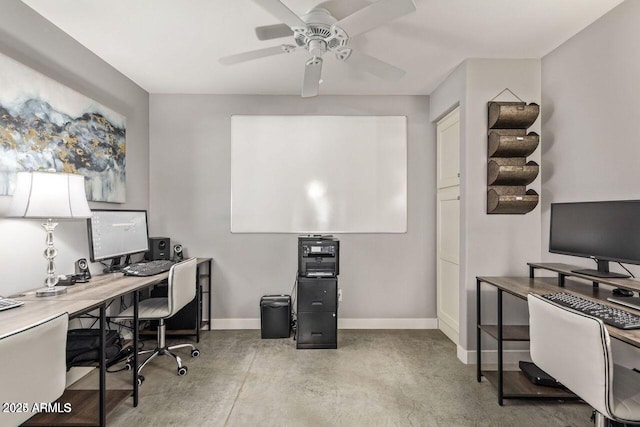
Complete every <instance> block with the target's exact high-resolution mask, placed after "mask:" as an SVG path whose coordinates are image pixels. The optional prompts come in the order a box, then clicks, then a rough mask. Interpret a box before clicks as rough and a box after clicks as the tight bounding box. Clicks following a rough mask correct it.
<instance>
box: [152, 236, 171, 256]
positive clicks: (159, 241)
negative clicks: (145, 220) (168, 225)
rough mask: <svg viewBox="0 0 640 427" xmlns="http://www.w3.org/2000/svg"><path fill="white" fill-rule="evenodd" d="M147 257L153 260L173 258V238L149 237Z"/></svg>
mask: <svg viewBox="0 0 640 427" xmlns="http://www.w3.org/2000/svg"><path fill="white" fill-rule="evenodd" d="M147 258H148V259H150V260H151V261H156V260H160V259H169V258H171V239H169V238H168V237H149V252H148V257H147Z"/></svg>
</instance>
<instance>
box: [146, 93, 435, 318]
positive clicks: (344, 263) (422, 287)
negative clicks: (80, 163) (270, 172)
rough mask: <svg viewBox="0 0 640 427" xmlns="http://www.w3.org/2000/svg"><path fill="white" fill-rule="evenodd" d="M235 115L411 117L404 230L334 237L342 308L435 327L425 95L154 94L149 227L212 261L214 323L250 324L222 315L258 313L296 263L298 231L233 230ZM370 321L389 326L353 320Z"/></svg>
mask: <svg viewBox="0 0 640 427" xmlns="http://www.w3.org/2000/svg"><path fill="white" fill-rule="evenodd" d="M232 114H270V115H279V114H282V115H287V114H297V115H300V114H307V115H327V114H332V115H334V114H335V115H406V116H407V126H408V162H409V164H408V175H409V176H408V232H407V233H406V234H350V235H339V236H338V237H339V238H340V240H341V271H340V277H339V284H340V287H341V288H342V289H343V294H344V301H343V303H342V304H341V307H340V311H339V316H340V318H342V319H347V318H350V319H372V318H377V319H379V318H382V319H411V320H408V321H402V320H400V321H396V323H394V325H395V326H408V327H410V326H416V325H417V326H435V323H434V320H433V319H435V317H436V312H435V310H436V299H435V223H436V218H435V194H436V192H435V179H436V174H435V133H434V130H433V126H432V124H431V123H430V122H429V99H428V97H426V96H320V97H317V98H313V99H302V98H300V97H298V96H217V95H151V97H150V124H151V132H150V141H151V143H150V146H151V148H150V154H151V157H150V158H151V174H150V183H151V185H150V218H151V219H150V221H151V227H152V230H154V231H155V232H156V233H158V234H161V235H167V236H169V237H171V239H172V242H173V241H177V242H180V243H182V244H183V245H184V246H185V248H186V251H187V254H188V255H195V256H209V257H213V258H214V259H215V274H214V294H213V295H214V296H213V298H214V301H215V302H214V307H213V314H214V318H215V319H227V320H225V321H220V320H218V321H217V322H214V327H222V326H225V325H226V326H234V325H240V326H242V325H244V326H253V327H256V326H257V325H258V323H256V322H255V320H249V321H244V322H243V321H235V320H228V319H257V318H258V317H259V310H258V305H259V300H260V296H262V295H264V294H273V293H286V294H288V293H290V292H291V289H292V287H293V283H294V279H295V274H296V270H297V260H296V256H297V255H296V245H297V238H296V235H295V234H231V233H230V228H229V218H230V216H229V213H230V117H231V115H232ZM300 137H301V138H304V135H300ZM330 167H331V165H330V164H327V168H330ZM425 319H429V320H425ZM398 322H399V323H398ZM374 323H375V324H377V325H379V326H380V325H382V326H384V325H386V327H390V325H391V323H388V322H387V323H384V322H383V323H382V324H381V323H379V322H377V323H376V322H368V323H367V322H365V323H364V324H363V323H359V324H358V325H360V326H372V325H374ZM345 325H346V324H345V323H344V322H343V323H342V326H345ZM352 325H353V323H352Z"/></svg>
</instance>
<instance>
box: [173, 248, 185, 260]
mask: <svg viewBox="0 0 640 427" xmlns="http://www.w3.org/2000/svg"><path fill="white" fill-rule="evenodd" d="M173 259H174V261H176V262H180V261H182V260H183V259H184V251H183V249H182V245H173Z"/></svg>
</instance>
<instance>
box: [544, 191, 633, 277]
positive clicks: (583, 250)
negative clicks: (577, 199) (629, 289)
mask: <svg viewBox="0 0 640 427" xmlns="http://www.w3.org/2000/svg"><path fill="white" fill-rule="evenodd" d="M549 252H552V253H557V254H565V255H573V256H579V257H585V258H592V259H594V260H595V261H597V263H598V269H597V270H575V271H574V272H575V273H582V274H587V275H590V276H595V277H604V278H607V277H609V278H614V277H629V276H628V275H624V274H619V273H611V272H609V261H614V262H621V263H622V262H624V263H628V264H640V200H619V201H606V202H581V203H552V204H551V227H550V237H549Z"/></svg>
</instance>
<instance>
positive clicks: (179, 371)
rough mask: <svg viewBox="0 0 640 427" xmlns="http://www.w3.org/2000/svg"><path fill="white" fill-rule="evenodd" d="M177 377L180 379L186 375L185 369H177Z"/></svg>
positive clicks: (184, 367)
mask: <svg viewBox="0 0 640 427" xmlns="http://www.w3.org/2000/svg"><path fill="white" fill-rule="evenodd" d="M178 375H179V376H181V377H184V376H185V375H187V367H186V366H183V367H182V368H178Z"/></svg>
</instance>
